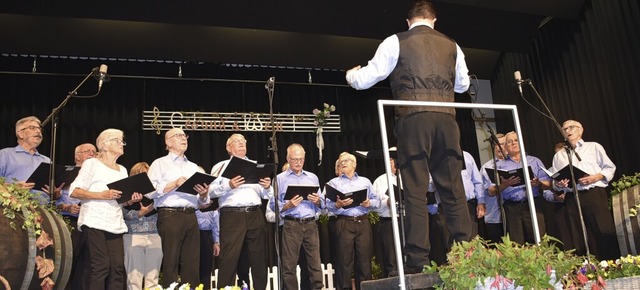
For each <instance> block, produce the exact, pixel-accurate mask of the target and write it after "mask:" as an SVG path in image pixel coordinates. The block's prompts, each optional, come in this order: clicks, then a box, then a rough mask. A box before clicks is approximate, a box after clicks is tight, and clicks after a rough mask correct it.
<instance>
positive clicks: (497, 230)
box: [486, 223, 504, 243]
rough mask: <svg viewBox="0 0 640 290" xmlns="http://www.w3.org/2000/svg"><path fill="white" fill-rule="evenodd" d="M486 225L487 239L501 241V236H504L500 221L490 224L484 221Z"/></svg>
mask: <svg viewBox="0 0 640 290" xmlns="http://www.w3.org/2000/svg"><path fill="white" fill-rule="evenodd" d="M486 226H487V239H488V240H489V241H491V242H494V243H500V242H502V236H504V229H503V228H502V223H497V224H492V223H486Z"/></svg>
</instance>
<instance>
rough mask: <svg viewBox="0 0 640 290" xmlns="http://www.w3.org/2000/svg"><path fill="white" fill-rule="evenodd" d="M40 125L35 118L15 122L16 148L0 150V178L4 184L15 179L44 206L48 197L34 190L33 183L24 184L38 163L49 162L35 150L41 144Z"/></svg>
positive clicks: (30, 117) (47, 158)
mask: <svg viewBox="0 0 640 290" xmlns="http://www.w3.org/2000/svg"><path fill="white" fill-rule="evenodd" d="M40 125H41V123H40V119H38V118H37V117H35V116H29V117H25V118H22V119H20V120H18V121H17V122H16V137H17V139H18V146H16V147H9V148H5V149H2V150H0V177H4V179H5V182H14V179H15V181H17V183H18V184H19V185H20V186H22V187H23V188H25V189H31V190H33V191H34V194H35V196H36V197H37V198H38V199H39V201H40V202H41V203H43V204H46V203H48V201H49V196H48V195H47V194H46V193H45V192H43V191H41V189H34V188H33V187H34V186H35V183H33V182H26V181H27V179H28V178H29V176H31V173H33V172H34V171H35V170H36V168H38V165H40V163H42V162H47V163H50V162H51V160H50V159H49V157H47V156H45V155H42V154H40V152H38V149H37V148H38V146H39V145H40V143H42V127H40Z"/></svg>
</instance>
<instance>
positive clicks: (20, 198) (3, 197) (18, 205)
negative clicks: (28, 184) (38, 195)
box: [0, 177, 55, 236]
mask: <svg viewBox="0 0 640 290" xmlns="http://www.w3.org/2000/svg"><path fill="white" fill-rule="evenodd" d="M0 205H1V206H2V213H3V215H4V216H5V217H7V218H8V219H10V220H11V221H10V222H9V224H10V226H11V227H12V228H13V229H16V219H21V220H22V228H23V229H25V230H32V231H33V232H34V233H35V234H36V236H38V235H40V232H41V228H40V222H41V220H42V216H41V215H40V213H39V212H38V211H37V209H38V208H41V209H45V210H50V211H52V212H54V211H55V209H54V208H53V207H52V206H50V205H41V204H39V203H38V202H37V201H36V200H34V199H33V193H32V192H31V191H29V190H28V189H24V188H22V187H21V186H20V184H18V183H5V179H4V178H2V177H0Z"/></svg>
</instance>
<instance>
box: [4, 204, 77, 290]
mask: <svg viewBox="0 0 640 290" xmlns="http://www.w3.org/2000/svg"><path fill="white" fill-rule="evenodd" d="M0 209H3V208H2V207H0ZM38 211H39V212H40V214H41V215H42V218H43V221H42V230H44V231H46V232H47V233H48V234H49V236H50V237H51V239H52V240H53V245H51V246H49V247H47V248H45V249H44V256H45V257H46V258H47V259H53V262H54V267H55V268H54V271H53V273H51V275H50V277H51V280H53V282H54V283H55V286H54V288H53V289H64V288H65V286H66V285H67V282H68V280H69V275H70V274H71V264H72V262H73V246H72V243H71V233H70V232H69V229H68V228H67V225H66V224H65V223H64V220H62V218H61V217H60V216H59V215H58V214H56V213H52V212H50V211H48V210H42V209H38ZM11 221H12V220H9V219H8V218H6V217H5V216H4V215H0V240H2V242H0V276H3V277H5V278H6V279H7V281H8V282H9V286H10V287H11V289H13V290H16V289H23V290H28V289H42V287H40V283H41V282H42V279H40V278H38V271H37V270H36V256H37V255H42V252H43V251H42V250H39V249H38V248H37V247H36V238H37V237H36V236H35V233H34V232H33V231H32V230H24V229H22V219H21V218H18V217H16V218H15V219H13V221H14V222H15V224H16V229H13V228H12V227H11V226H10V224H9V223H10V222H11ZM0 289H4V285H2V284H0Z"/></svg>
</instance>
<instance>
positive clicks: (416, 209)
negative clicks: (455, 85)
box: [396, 112, 471, 272]
mask: <svg viewBox="0 0 640 290" xmlns="http://www.w3.org/2000/svg"><path fill="white" fill-rule="evenodd" d="M396 137H397V140H398V162H399V165H400V167H399V168H400V171H401V172H402V181H403V183H404V192H405V208H406V242H405V244H406V246H405V254H406V257H407V263H406V265H407V268H409V269H408V270H409V271H415V272H418V271H419V272H421V271H422V268H423V266H424V265H429V251H430V248H431V245H430V243H429V230H428V229H429V212H428V210H427V200H426V198H425V193H426V192H427V189H428V185H429V173H431V176H432V177H433V182H434V184H435V186H436V189H437V191H438V193H439V195H440V200H441V202H442V203H441V205H442V209H443V213H444V215H445V217H446V222H447V229H448V231H449V233H450V234H451V237H452V238H453V240H456V241H468V240H469V238H470V233H471V226H470V223H471V221H470V219H469V210H468V209H467V198H466V196H465V193H464V187H463V185H462V176H461V175H460V172H461V171H462V164H463V157H462V151H461V150H460V130H459V129H458V124H457V123H456V120H455V118H454V117H453V116H452V115H451V114H447V113H438V112H420V113H415V114H409V115H407V116H404V117H402V118H400V119H399V120H398V123H397V125H396Z"/></svg>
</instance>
